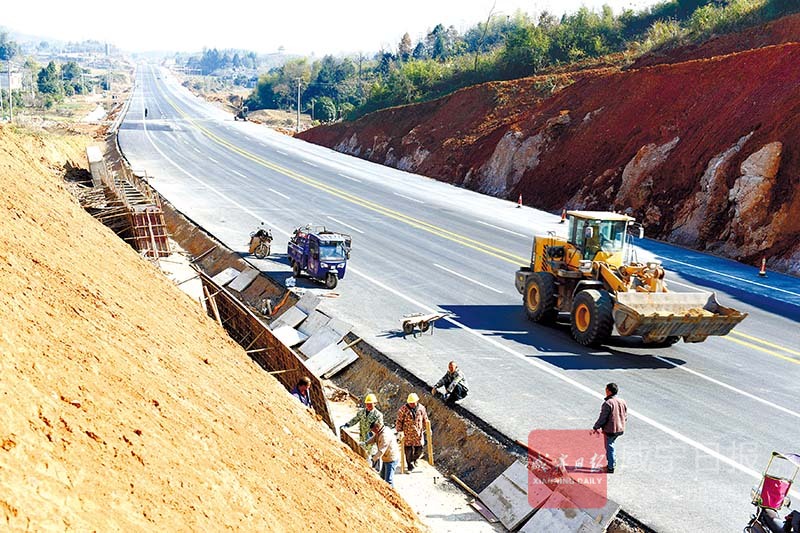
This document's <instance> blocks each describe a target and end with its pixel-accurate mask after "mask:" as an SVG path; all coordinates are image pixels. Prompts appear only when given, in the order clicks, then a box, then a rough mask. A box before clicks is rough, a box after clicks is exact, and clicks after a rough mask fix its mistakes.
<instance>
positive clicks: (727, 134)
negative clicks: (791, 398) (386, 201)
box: [299, 16, 800, 275]
mask: <svg viewBox="0 0 800 533" xmlns="http://www.w3.org/2000/svg"><path fill="white" fill-rule="evenodd" d="M798 29H800V18H798V16H790V17H785V18H783V19H780V20H779V21H775V22H773V23H772V24H771V25H768V27H767V28H761V29H760V30H756V29H754V30H750V31H749V32H746V33H744V34H742V36H741V37H740V39H741V40H740V41H735V37H734V36H728V37H726V41H725V43H726V44H725V46H722V45H719V44H718V43H716V42H712V43H711V44H709V49H708V51H707V52H705V53H704V54H705V55H707V56H710V57H707V58H705V59H692V60H688V61H687V60H681V59H680V57H679V56H680V53H679V52H675V53H674V56H675V58H676V59H675V61H673V62H671V63H668V64H662V65H657V66H654V67H647V68H639V69H631V70H627V71H624V72H622V71H620V70H619V69H616V68H605V69H595V70H582V71H580V72H574V73H561V74H559V75H558V76H554V75H551V76H537V77H531V78H525V79H520V80H512V81H509V82H499V83H487V84H483V85H478V86H475V87H470V88H467V89H463V90H460V91H457V92H455V93H453V94H451V95H449V96H446V97H444V98H441V99H439V100H436V101H433V102H426V103H423V104H419V105H410V106H403V107H396V108H391V109H387V110H383V111H380V112H377V113H373V114H371V115H367V116H365V117H362V118H361V119H360V120H357V121H355V122H352V123H339V124H334V125H330V126H321V127H318V128H314V129H311V130H309V131H307V132H304V133H301V134H300V135H299V137H300V138H302V139H305V140H308V141H310V142H314V143H318V144H322V145H325V146H328V147H331V148H335V149H337V150H340V151H343V152H346V153H350V154H353V155H356V156H359V157H363V158H365V159H369V160H372V161H375V162H379V163H382V164H386V165H390V166H394V167H397V168H401V169H404V170H408V171H412V172H417V173H421V174H424V175H427V176H431V177H434V178H437V179H440V180H442V181H447V182H451V183H454V184H457V185H459V186H463V187H467V188H470V189H473V190H477V191H480V192H483V193H487V194H492V195H495V196H499V197H502V198H508V199H513V200H516V199H517V198H518V195H519V194H522V195H523V199H524V201H525V203H526V204H528V205H531V206H534V207H537V208H541V209H545V210H550V211H552V212H554V213H557V212H560V210H561V209H562V208H563V207H567V208H584V209H599V210H612V209H613V210H619V211H624V212H627V213H629V214H631V215H633V216H635V217H636V218H637V219H639V220H640V221H643V222H644V223H645V225H646V227H647V234H648V235H649V236H652V237H656V238H661V239H664V240H667V241H671V242H675V243H679V244H682V245H687V246H691V247H694V248H696V249H700V250H706V251H710V252H713V253H717V254H720V255H724V256H727V257H731V258H734V259H737V260H740V261H744V262H749V263H751V264H753V265H756V264H759V263H760V261H761V258H762V257H763V256H766V257H767V258H768V262H767V264H768V266H769V267H770V268H773V269H776V270H783V271H786V272H789V273H792V274H796V275H800V218H798V217H797V216H796V215H797V213H800V154H798V152H797V151H796V150H795V146H797V145H798V141H800V115H798V110H800V108H798V106H800V104H798V102H800V44H798V43H797V42H787V43H784V44H779V45H771V46H761V45H762V44H763V42H764V41H763V39H761V40H759V39H757V38H755V37H753V35H761V36H762V37H763V36H764V35H768V36H770V38H771V39H773V40H779V41H781V40H786V39H790V37H789V36H791V35H794V36H797V35H800V32H798ZM759 32H760V33H759ZM763 38H764V39H766V37H763ZM794 41H798V39H797V38H795V39H794ZM751 45H753V46H755V45H758V47H756V48H754V49H752V50H749V49H748V50H745V51H741V52H733V53H724V54H723V55H716V51H717V50H718V49H724V50H729V49H731V48H733V49H739V48H746V47H747V46H751ZM737 47H738V48H737ZM695 52H696V51H695ZM701 55H702V54H701ZM692 57H694V56H693V55H692Z"/></svg>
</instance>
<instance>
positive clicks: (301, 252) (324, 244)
mask: <svg viewBox="0 0 800 533" xmlns="http://www.w3.org/2000/svg"><path fill="white" fill-rule="evenodd" d="M351 244H352V237H350V235H346V234H344V233H338V232H335V231H328V229H327V228H325V226H312V225H311V224H306V225H305V226H301V227H299V228H297V229H296V230H294V233H293V234H292V238H291V239H290V240H289V245H288V250H287V252H288V255H289V263H290V264H291V265H292V273H293V274H294V277H298V276H300V274H301V273H302V272H303V271H305V272H306V273H308V276H309V277H310V278H312V279H315V280H317V281H319V282H321V283H323V284H325V287H326V288H328V289H333V288H334V287H336V284H337V283H338V282H339V279H341V278H344V273H345V269H346V267H347V260H348V259H349V258H350V246H351Z"/></svg>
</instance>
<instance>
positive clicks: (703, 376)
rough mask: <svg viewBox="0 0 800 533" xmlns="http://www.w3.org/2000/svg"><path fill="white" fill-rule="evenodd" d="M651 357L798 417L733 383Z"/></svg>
mask: <svg viewBox="0 0 800 533" xmlns="http://www.w3.org/2000/svg"><path fill="white" fill-rule="evenodd" d="M653 357H655V358H656V359H658V360H659V361H661V362H664V363H667V364H668V365H671V366H674V367H675V368H678V369H680V370H683V371H684V372H688V373H690V374H692V375H693V376H697V377H698V378H701V379H705V380H706V381H710V382H711V383H714V384H715V385H719V386H720V387H722V388H724V389H728V390H730V391H733V392H735V393H736V394H741V395H742V396H745V397H747V398H750V399H751V400H755V401H757V402H760V403H763V404H764V405H768V406H770V407H774V408H775V409H777V410H778V411H783V412H784V413H786V414H787V415H792V416H794V417H797V418H800V413H797V412H795V411H792V410H791V409H787V408H786V407H782V406H780V405H776V404H775V403H773V402H771V401H769V400H765V399H764V398H759V397H758V396H755V395H754V394H750V393H749V392H746V391H743V390H741V389H737V388H736V387H734V386H733V385H728V384H727V383H723V382H722V381H719V380H717V379H714V378H712V377H710V376H706V375H705V374H701V373H700V372H697V371H696V370H692V369H690V368H686V367H685V366H684V365H678V364H676V363H673V362H672V361H670V360H669V359H664V358H663V357H659V356H657V355H654V356H653Z"/></svg>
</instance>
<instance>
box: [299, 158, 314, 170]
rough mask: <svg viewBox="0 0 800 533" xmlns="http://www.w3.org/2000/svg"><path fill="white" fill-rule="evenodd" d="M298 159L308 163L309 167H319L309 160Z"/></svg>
mask: <svg viewBox="0 0 800 533" xmlns="http://www.w3.org/2000/svg"><path fill="white" fill-rule="evenodd" d="M300 161H302V162H303V163H305V164H306V165H308V166H310V167H314V168H319V166H317V165H315V164H314V163H312V162H311V161H306V160H305V159H301V160H300Z"/></svg>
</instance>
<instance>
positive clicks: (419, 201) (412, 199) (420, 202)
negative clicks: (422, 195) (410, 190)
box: [394, 192, 425, 204]
mask: <svg viewBox="0 0 800 533" xmlns="http://www.w3.org/2000/svg"><path fill="white" fill-rule="evenodd" d="M394 195H395V196H399V197H401V198H405V199H406V200H411V201H412V202H417V203H418V204H424V203H425V202H423V201H422V200H417V199H416V198H411V197H410V196H406V195H405V194H400V193H399V192H396V193H394Z"/></svg>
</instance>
